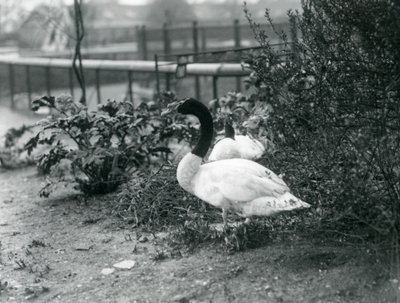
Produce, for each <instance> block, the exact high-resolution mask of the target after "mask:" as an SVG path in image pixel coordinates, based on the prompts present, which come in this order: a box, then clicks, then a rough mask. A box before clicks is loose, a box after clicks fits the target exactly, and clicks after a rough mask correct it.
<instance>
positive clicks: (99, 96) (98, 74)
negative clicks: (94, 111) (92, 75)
mask: <svg viewBox="0 0 400 303" xmlns="http://www.w3.org/2000/svg"><path fill="white" fill-rule="evenodd" d="M96 93H97V104H101V91H100V70H99V69H98V68H97V69H96Z"/></svg>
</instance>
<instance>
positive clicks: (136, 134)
mask: <svg viewBox="0 0 400 303" xmlns="http://www.w3.org/2000/svg"><path fill="white" fill-rule="evenodd" d="M168 98H174V97H173V96H172V95H167V96H166V98H165V102H168V100H167V99H168ZM160 104H161V105H162V104H163V103H162V102H161V103H160ZM42 106H45V107H48V108H50V109H51V110H52V112H53V114H52V115H51V116H50V117H49V118H48V119H44V120H42V121H41V122H40V123H39V124H40V126H41V130H40V131H39V132H38V133H37V135H36V136H34V137H33V138H32V139H31V140H30V141H29V142H28V143H27V144H26V149H27V150H28V151H29V152H31V151H32V150H33V149H34V148H36V147H37V146H38V145H40V144H49V145H50V149H49V150H48V152H46V153H44V154H42V155H41V156H40V158H39V159H38V165H39V168H40V169H41V170H42V171H43V172H44V173H50V172H51V173H52V175H53V176H54V175H55V176H56V177H57V178H56V179H55V181H54V182H53V181H50V182H49V183H48V184H47V185H46V186H45V188H43V189H42V191H41V194H42V195H44V196H48V194H49V192H50V191H51V190H52V188H53V186H54V185H56V184H57V183H58V182H59V181H68V182H71V178H72V181H74V182H76V184H77V185H78V189H79V190H81V191H82V192H84V193H87V194H96V193H107V192H111V191H113V190H115V188H116V187H117V186H118V185H120V184H121V183H123V182H125V181H126V180H127V179H128V178H129V176H130V175H132V174H133V172H134V171H136V170H137V169H138V168H147V167H149V166H151V165H156V164H157V162H158V161H162V160H164V159H167V157H168V153H169V152H170V150H169V148H168V146H167V145H166V143H165V142H166V139H167V138H169V137H171V136H173V135H175V136H179V137H181V138H185V135H186V134H187V132H185V130H188V129H187V128H185V127H178V126H179V125H177V124H176V123H175V120H173V119H171V117H161V116H160V111H159V109H158V107H156V106H154V105H153V106H149V105H148V104H147V103H141V104H140V105H139V106H137V107H134V106H133V105H132V104H131V103H129V102H117V101H108V102H107V103H105V104H104V105H101V106H100V107H99V109H98V111H96V112H93V113H91V112H89V111H88V109H87V107H85V106H83V105H81V104H80V103H77V102H74V101H73V100H72V98H71V97H69V96H62V97H58V98H55V97H42V98H40V99H38V100H35V101H33V105H32V109H33V110H37V109H39V108H40V107H42ZM189 135H190V131H189ZM49 180H50V179H49ZM53 180H54V179H53Z"/></svg>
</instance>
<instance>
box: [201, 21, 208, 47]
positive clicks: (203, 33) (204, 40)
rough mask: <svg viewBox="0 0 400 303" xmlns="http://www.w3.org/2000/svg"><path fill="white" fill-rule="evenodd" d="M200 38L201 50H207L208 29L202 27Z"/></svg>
mask: <svg viewBox="0 0 400 303" xmlns="http://www.w3.org/2000/svg"><path fill="white" fill-rule="evenodd" d="M200 39H201V51H202V52H205V51H207V30H206V29H205V28H204V27H202V28H201V31H200Z"/></svg>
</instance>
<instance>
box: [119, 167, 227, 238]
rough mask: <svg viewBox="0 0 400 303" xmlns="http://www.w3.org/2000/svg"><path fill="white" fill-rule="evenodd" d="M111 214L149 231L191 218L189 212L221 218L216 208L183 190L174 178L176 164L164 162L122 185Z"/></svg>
mask: <svg viewBox="0 0 400 303" xmlns="http://www.w3.org/2000/svg"><path fill="white" fill-rule="evenodd" d="M114 213H115V214H116V215H117V216H119V217H121V218H123V220H124V221H125V222H127V223H128V224H131V225H133V226H137V227H143V228H145V229H148V230H151V231H157V230H165V229H166V228H168V227H169V226H176V225H178V226H179V225H182V224H184V223H185V222H186V221H188V220H189V221H190V216H192V214H199V215H201V216H203V217H204V218H205V219H206V220H207V221H208V222H210V223H212V222H218V221H219V220H220V214H219V210H217V209H215V208H213V207H211V206H209V205H207V204H206V203H204V202H202V201H200V200H199V199H197V198H196V197H194V196H193V195H191V194H189V193H187V192H186V191H184V190H183V189H182V188H181V187H180V186H179V184H178V182H177V180H176V167H175V166H173V165H164V166H162V167H161V168H160V169H159V170H157V171H156V172H153V173H150V174H148V175H144V174H141V175H137V176H135V177H134V178H133V179H131V180H130V181H129V182H128V183H127V184H125V185H123V186H122V188H121V190H120V192H119V194H118V196H117V203H116V206H115V208H114Z"/></svg>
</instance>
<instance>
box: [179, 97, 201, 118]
mask: <svg viewBox="0 0 400 303" xmlns="http://www.w3.org/2000/svg"><path fill="white" fill-rule="evenodd" d="M176 110H177V112H178V113H180V114H182V115H190V114H193V113H195V112H197V111H199V110H203V111H204V110H206V111H208V108H207V107H206V106H205V105H204V104H203V103H201V102H200V101H197V100H195V99H193V98H187V99H184V100H182V101H180V104H179V105H178V107H177V108H176Z"/></svg>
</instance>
